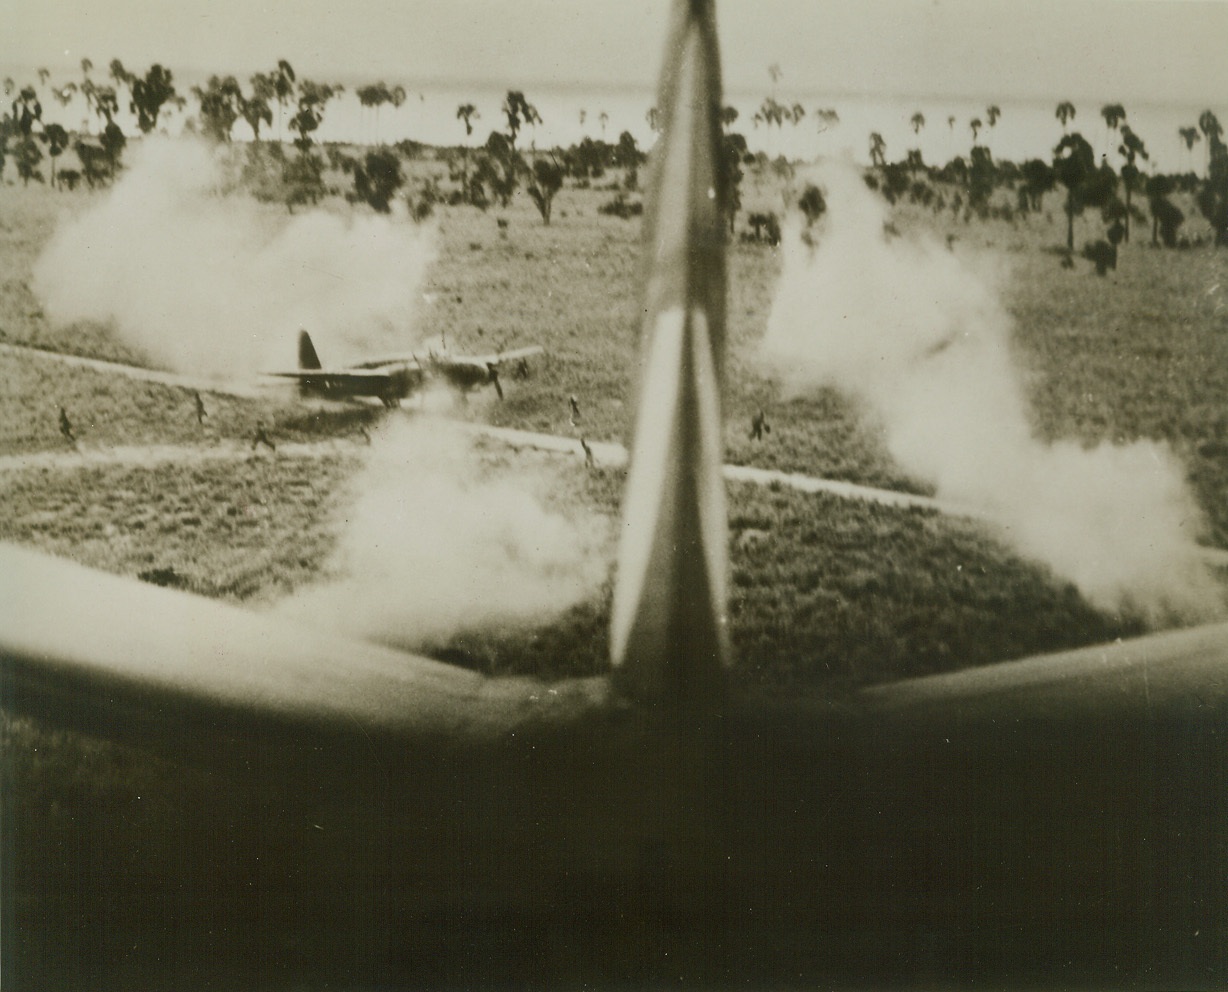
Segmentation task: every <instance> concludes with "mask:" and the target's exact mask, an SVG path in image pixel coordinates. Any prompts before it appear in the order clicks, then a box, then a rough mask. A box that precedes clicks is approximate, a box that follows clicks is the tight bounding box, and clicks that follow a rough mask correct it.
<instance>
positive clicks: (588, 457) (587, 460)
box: [580, 435, 593, 468]
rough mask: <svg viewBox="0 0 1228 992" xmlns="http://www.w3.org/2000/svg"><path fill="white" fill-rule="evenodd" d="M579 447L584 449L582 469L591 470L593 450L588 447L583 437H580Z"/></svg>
mask: <svg viewBox="0 0 1228 992" xmlns="http://www.w3.org/2000/svg"><path fill="white" fill-rule="evenodd" d="M580 447H581V448H583V449H584V467H585V468H592V467H593V449H592V448H590V447H589V445H588V441H586V440H585V439H584V436H583V435H581V436H580Z"/></svg>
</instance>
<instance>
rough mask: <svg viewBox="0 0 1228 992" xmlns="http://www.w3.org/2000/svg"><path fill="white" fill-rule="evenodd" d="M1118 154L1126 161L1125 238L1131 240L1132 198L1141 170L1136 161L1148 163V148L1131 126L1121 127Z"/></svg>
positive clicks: (1124, 172)
mask: <svg viewBox="0 0 1228 992" xmlns="http://www.w3.org/2000/svg"><path fill="white" fill-rule="evenodd" d="M1117 153H1118V154H1119V155H1120V156H1121V157H1122V158H1123V159H1125V162H1124V163H1123V164H1122V167H1121V179H1122V183H1123V185H1124V186H1125V187H1126V213H1125V217H1124V220H1125V225H1126V227H1125V238H1126V241H1129V240H1130V197H1131V194H1132V193H1133V192H1134V187H1135V185H1136V184H1137V183H1138V179H1139V170H1138V166H1137V165H1135V164H1134V163H1135V160H1136V159H1140V158H1141V159H1142V160H1143V161H1144V162H1146V161H1147V159H1148V155H1147V148H1146V146H1145V145H1144V144H1143V139H1142V138H1140V137H1139V136H1138V135H1137V134H1135V133H1134V131H1133V130H1132V129H1131V127H1130V125H1129V124H1123V125H1122V126H1121V146H1120V147H1119V148H1118V149H1117Z"/></svg>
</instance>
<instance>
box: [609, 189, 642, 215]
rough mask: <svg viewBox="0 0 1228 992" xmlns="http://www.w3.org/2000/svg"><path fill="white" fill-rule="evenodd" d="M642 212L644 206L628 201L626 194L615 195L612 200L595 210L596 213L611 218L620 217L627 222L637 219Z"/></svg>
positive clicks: (639, 202)
mask: <svg viewBox="0 0 1228 992" xmlns="http://www.w3.org/2000/svg"><path fill="white" fill-rule="evenodd" d="M643 212H644V204H643V202H642V201H640V200H628V199H627V197H626V194H624V193H617V194H615V196H614V198H613V199H612V200H607V201H606V202H605V203H603V204H602V205H601V206H599V207H598V208H597V213H599V214H606V215H607V216H611V217H621V218H622V219H623V220H627V219H629V218H631V217H639V216H640V215H641V214H642V213H643Z"/></svg>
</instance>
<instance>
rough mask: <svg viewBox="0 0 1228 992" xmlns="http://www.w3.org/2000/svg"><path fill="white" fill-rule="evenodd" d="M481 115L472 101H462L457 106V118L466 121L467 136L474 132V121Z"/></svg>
mask: <svg viewBox="0 0 1228 992" xmlns="http://www.w3.org/2000/svg"><path fill="white" fill-rule="evenodd" d="M481 116H482V115H481V114H479V113H478V108H477V107H475V106H474V105H473V104H472V103H462V104H461V105H460V106H459V107H457V108H456V119H457V120H458V121H464V122H465V137H469V136H470V135H472V134H473V122H474V121H475V120H476V119H477V118H479V117H481Z"/></svg>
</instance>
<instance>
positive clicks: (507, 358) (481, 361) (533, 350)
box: [438, 344, 546, 369]
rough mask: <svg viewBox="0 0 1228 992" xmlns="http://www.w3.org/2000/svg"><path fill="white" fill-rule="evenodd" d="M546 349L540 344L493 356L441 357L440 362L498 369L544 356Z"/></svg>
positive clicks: (501, 352) (496, 353) (497, 353)
mask: <svg viewBox="0 0 1228 992" xmlns="http://www.w3.org/2000/svg"><path fill="white" fill-rule="evenodd" d="M545 353H546V349H545V348H543V347H542V346H541V345H539V344H534V345H528V346H527V347H524V348H513V349H511V350H510V351H499V352H495V353H494V354H492V355H440V356H439V359H438V360H439V361H440V362H442V363H447V364H452V365H473V366H475V367H477V368H483V369H485V368H489V367H490V366H492V365H493V366H495V367H496V368H497V367H498V366H500V365H502V364H503V363H504V362H515V361H518V360H519V359H521V358H532V357H533V356H534V355H544V354H545Z"/></svg>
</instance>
